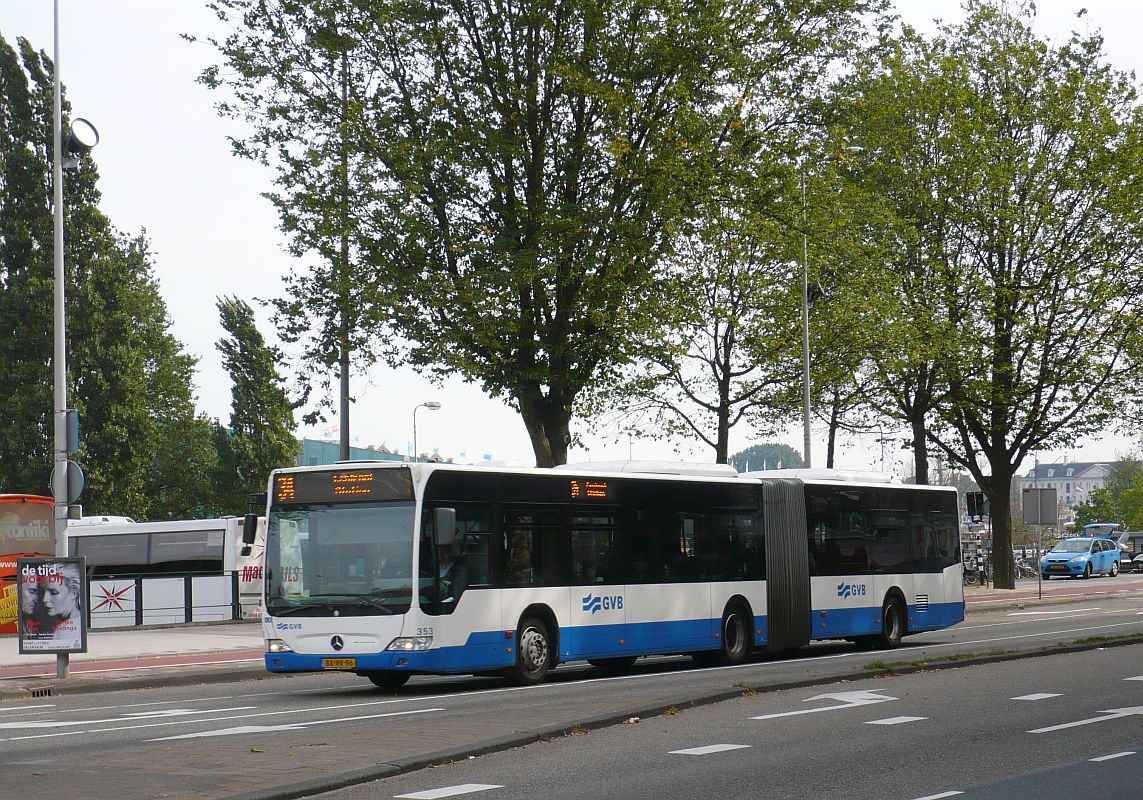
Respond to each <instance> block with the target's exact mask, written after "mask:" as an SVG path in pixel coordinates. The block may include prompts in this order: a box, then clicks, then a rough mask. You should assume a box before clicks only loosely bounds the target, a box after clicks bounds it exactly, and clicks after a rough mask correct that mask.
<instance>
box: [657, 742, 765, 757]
mask: <svg viewBox="0 0 1143 800" xmlns="http://www.w3.org/2000/svg"><path fill="white" fill-rule="evenodd" d="M751 746H752V745H748V744H708V745H705V746H703V747H688V748H687V749H685V750H671V751H670V752H671V753H672V754H677V755H681V756H708V755H710V754H711V753H725V752H726V751H727V750H742V749H744V748H747V747H751Z"/></svg>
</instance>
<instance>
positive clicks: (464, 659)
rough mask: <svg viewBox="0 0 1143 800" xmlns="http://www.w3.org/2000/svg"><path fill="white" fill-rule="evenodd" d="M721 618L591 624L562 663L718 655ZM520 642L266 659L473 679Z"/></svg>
mask: <svg viewBox="0 0 1143 800" xmlns="http://www.w3.org/2000/svg"><path fill="white" fill-rule="evenodd" d="M813 619H814V628H813V631H812V632H811V634H810V637H811V638H812V639H840V638H845V637H847V636H868V635H871V634H876V633H879V632H880V631H881V608H880V607H879V606H868V607H864V608H843V609H837V608H835V609H827V610H825V611H824V616H823V612H822V611H820V610H815V611H814V614H813ZM963 620H964V605H963V604H961V603H934V604H932V605H930V606H929V609H928V611H925V612H917V609H916V607H911V608H910V609H909V633H917V632H920V631H927V630H938V629H941V628H947V627H949V626H950V625H954V624H956V623H958V622H962V621H963ZM719 622H720V620H718V619H699V620H683V621H672V622H645V623H633V624H631V625H585V626H580V627H574V628H563V629H561V631H560V657H561V659H562V660H564V661H576V660H581V659H585V658H608V657H612V656H622V655H631V656H635V655H651V654H654V653H687V652H695V651H699V650H714V649H717V648H718V646H719V640H718V638H717V637H716V634H717V633H718V628H719ZM768 638H769V620H768V619H767V618H766V617H764V616H756V617H754V644H755V645H756V646H759V647H761V646H762V645H765V644H766V642H767V640H768ZM514 648H515V643H514V642H512V641H505V639H504V633H503V631H480V632H477V633H473V634H471V635H470V636H469V637H468V641H467V642H465V644H463V645H459V646H454V647H437V648H434V649H432V650H426V651H424V652H420V653H405V652H396V651H385V652H381V653H358V654H353V655H352V656H347V655H346V654H342V653H336V652H332V651H331V652H329V653H323V654H320V655H305V654H301V653H266V655H265V660H266V669H267V670H269V671H270V672H320V671H322V660H323V659H325V658H346V657H352V658H354V659H356V670H357V671H369V670H402V671H405V670H408V671H411V672H436V673H451V674H459V673H468V672H479V671H484V670H497V669H504V668H505V667H510V666H512V665H513V664H514V663H515V659H516V653H515V649H514Z"/></svg>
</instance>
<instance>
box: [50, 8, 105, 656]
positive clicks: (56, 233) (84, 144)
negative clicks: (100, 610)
mask: <svg viewBox="0 0 1143 800" xmlns="http://www.w3.org/2000/svg"><path fill="white" fill-rule="evenodd" d="M52 27H53V30H52V33H53V43H52V44H53V50H52V59H53V64H52V73H53V74H52V223H53V237H52V238H53V241H52V247H53V249H54V251H55V253H54V256H55V269H54V273H53V276H52V279H53V284H54V286H53V302H52V318H53V323H54V335H53V342H52V383H53V397H52V428H53V444H52V451H53V453H52V456H53V458H52V461H53V470H52V496H53V498H54V501H55V503H54V506H55V507H54V510H53V515H52V516H53V518H54V522H55V554H56V555H57V556H60V557H66V556H67V520H68V512H69V506H70V505H71V503H73V502H75V493H76V492H75V490H76V489H77V487H75V486H74V485H73V482H72V480H71V475H72V470H71V467H73V466H74V465H73V464H70V463H69V462H68V454H69V452H70V451H71V450H72V449H73V448H74V447H78V442H71V443H70V445H71V446H70V447H69V442H68V420H69V415H68V408H67V353H66V349H67V348H66V342H67V339H66V337H65V328H64V314H65V305H64V242H63V238H64V214H63V173H64V167H65V166H67V167H68V168H69V169H71V168H75V167H76V166H78V163H79V161H78V159H79V157H81V156H83V155H84V154H85V153H87V152H88V151H89V150H91V148H93V147H95V145H97V144H98V143H99V132H98V131H97V130H95V126H94V125H92V124H91V123H90V122H88V121H87V120H83V119H75V120H73V121H72V125H71V131H70V132H69V134H68V137H67V139H66V141H65V139H64V134H63V89H62V86H61V83H60V4H59V0H54V2H53V3H52ZM65 151H66V155H67V158H66V160H65V157H64V156H65ZM68 664H69V659H68V654H67V653H57V654H56V677H58V678H66V677H67V675H68Z"/></svg>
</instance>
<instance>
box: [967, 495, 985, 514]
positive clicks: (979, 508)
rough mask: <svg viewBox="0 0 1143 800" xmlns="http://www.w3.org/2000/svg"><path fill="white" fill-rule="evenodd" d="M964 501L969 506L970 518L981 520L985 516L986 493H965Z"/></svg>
mask: <svg viewBox="0 0 1143 800" xmlns="http://www.w3.org/2000/svg"><path fill="white" fill-rule="evenodd" d="M964 499H965V501H966V502H967V504H968V516H969V517H970V518H971V519H981V518H982V517H983V516H984V492H965V493H964Z"/></svg>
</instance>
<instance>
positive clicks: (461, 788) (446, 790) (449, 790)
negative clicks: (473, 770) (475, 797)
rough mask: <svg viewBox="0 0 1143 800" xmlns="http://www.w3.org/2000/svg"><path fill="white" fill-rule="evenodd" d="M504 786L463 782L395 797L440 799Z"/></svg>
mask: <svg viewBox="0 0 1143 800" xmlns="http://www.w3.org/2000/svg"><path fill="white" fill-rule="evenodd" d="M503 788H504V787H503V786H500V785H498V784H494V783H461V784H458V785H456V786H445V787H443V788H440V789H429V790H427V791H424V792H412V793H411V794H395V795H393V796H394V797H400V798H405V800H438V798H441V797H454V796H456V795H458V794H471V793H473V792H486V791H488V790H489V789H503Z"/></svg>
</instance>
